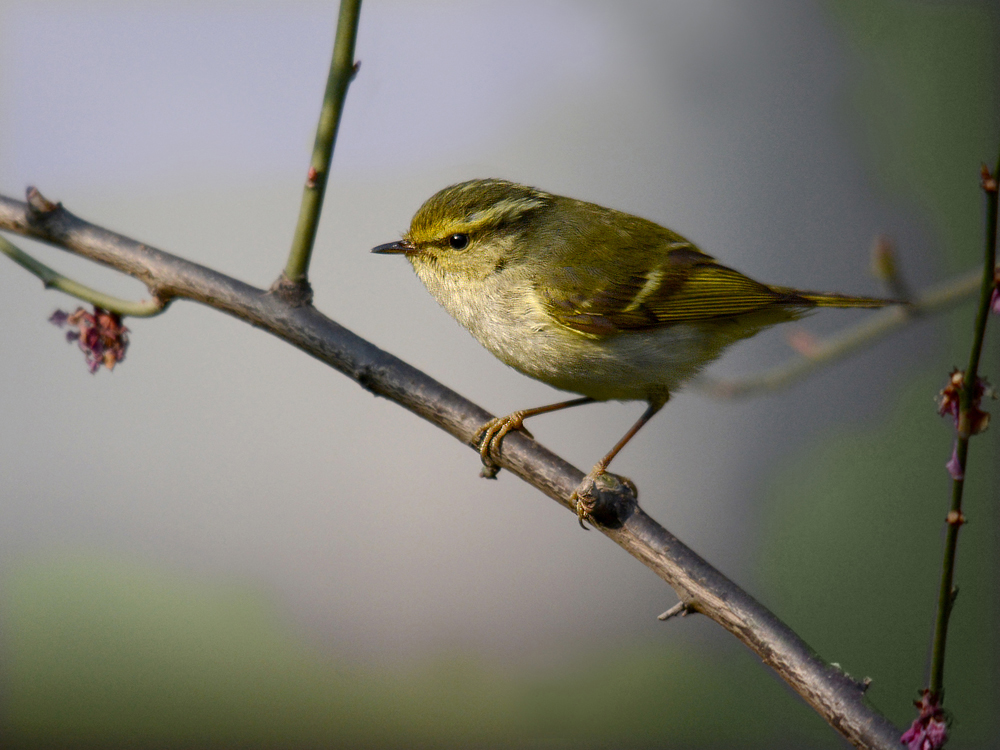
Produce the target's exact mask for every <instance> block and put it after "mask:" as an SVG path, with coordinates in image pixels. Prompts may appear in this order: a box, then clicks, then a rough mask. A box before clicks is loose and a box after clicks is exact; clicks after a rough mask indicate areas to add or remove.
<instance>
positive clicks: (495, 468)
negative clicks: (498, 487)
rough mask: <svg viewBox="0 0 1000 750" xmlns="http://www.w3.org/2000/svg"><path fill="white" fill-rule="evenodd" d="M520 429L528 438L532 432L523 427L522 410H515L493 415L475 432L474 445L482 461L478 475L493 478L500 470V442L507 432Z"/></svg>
mask: <svg viewBox="0 0 1000 750" xmlns="http://www.w3.org/2000/svg"><path fill="white" fill-rule="evenodd" d="M513 430H521V432H523V433H524V434H525V435H527V436H528V437H529V438H530V437H532V434H531V433H530V432H528V431H527V430H526V429H525V428H524V412H520V411H516V412H514V413H513V414H508V415H507V416H506V417H494V418H493V419H491V420H490V421H489V422H487V423H486V424H484V425H483V426H482V427H480V428H479V430H478V431H477V432H476V443H475V444H476V445H477V446H478V447H479V456H480V458H481V459H482V461H483V470H482V471H481V472H480V476H482V477H485V478H487V479H495V478H496V475H497V472H499V471H500V444H501V443H502V442H503V439H504V438H505V437H507V433H508V432H511V431H513Z"/></svg>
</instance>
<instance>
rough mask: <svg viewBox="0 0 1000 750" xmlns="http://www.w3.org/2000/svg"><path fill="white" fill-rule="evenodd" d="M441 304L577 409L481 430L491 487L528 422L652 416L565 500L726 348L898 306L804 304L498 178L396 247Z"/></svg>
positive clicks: (418, 225)
mask: <svg viewBox="0 0 1000 750" xmlns="http://www.w3.org/2000/svg"><path fill="white" fill-rule="evenodd" d="M372 252H374V253H390V254H401V255H404V256H406V258H407V259H408V260H409V261H410V263H411V264H412V265H413V269H414V271H416V274H417V276H418V277H419V278H420V280H421V281H422V282H423V283H424V285H425V286H426V287H427V289H428V291H430V293H431V294H432V295H433V296H434V298H435V299H436V300H437V301H438V302H439V303H440V304H441V305H442V306H443V307H444V308H445V310H447V311H448V312H449V313H450V314H451V315H452V316H453V317H454V318H455V319H456V320H457V321H458V322H459V323H461V324H462V325H463V326H465V327H466V328H467V329H469V331H470V332H471V333H472V335H473V336H475V337H476V339H478V341H479V343H481V344H482V345H483V346H485V347H486V348H487V349H488V350H489V351H490V352H492V353H493V354H494V355H495V356H496V357H497V358H499V359H500V360H501V361H502V362H504V363H506V364H508V365H510V366H511V367H513V368H514V369H516V370H519V371H520V372H522V373H524V374H525V375H528V376H530V377H532V378H536V379H537V380H541V381H542V382H545V383H548V384H549V385H551V386H554V387H555V388H558V389H560V390H564V391H570V392H572V393H578V394H580V398H574V399H571V400H569V401H562V402H560V403H557V404H550V405H548V406H541V407H537V408H534V409H524V410H521V411H516V412H514V413H512V414H509V415H507V416H506V417H501V418H497V419H493V420H490V421H489V422H487V423H486V424H484V425H483V426H482V427H481V428H480V430H479V433H478V435H479V450H480V455H481V457H482V461H483V464H484V466H485V467H486V469H485V471H486V473H487V475H488V476H492V475H495V474H496V472H497V470H498V466H497V465H496V459H497V457H498V456H499V455H500V449H501V443H502V441H503V439H504V437H505V436H506V435H507V434H508V433H509V432H510V431H511V430H516V429H522V423H523V421H524V420H525V419H527V418H528V417H533V416H536V415H538V414H544V413H547V412H552V411H557V410H559V409H565V408H568V407H571V406H578V405H580V404H586V403H591V402H594V401H608V400H611V399H615V400H619V401H645V402H646V403H647V408H646V410H645V412H644V413H643V414H642V416H641V417H640V418H639V420H638V421H637V422H636V423H635V425H633V426H632V428H631V429H630V430H629V431H628V432H627V433H626V434H625V435H624V437H622V439H621V440H619V441H618V442H617V443H616V444H615V446H614V447H613V448H612V449H611V450H610V451H608V453H607V455H605V456H604V458H602V459H601V460H600V461H598V462H597V464H595V465H594V468H593V469H592V470H591V471H590V473H589V474H588V475H587V477H586V478H585V479H584V481H583V482H582V483H581V484H580V486H579V487H578V488H577V491H576V492H574V493H573V496H572V497H571V498H570V501H571V502H574V501H575V503H576V505H575V507H576V510H577V515H578V517H579V520H580V523H581V525H583V521H584V520H592V519H590V512H591V511H592V510H593V509H594V501H590V500H587V499H585V498H586V496H587V492H586V490H587V489H588V488H589V487H591V486H592V485H593V482H594V481H595V480H596V479H597V477H599V476H600V475H601V474H603V473H604V472H605V470H606V469H607V467H608V465H609V464H610V463H611V460H612V459H613V458H614V457H615V456H616V455H617V454H618V452H619V451H620V450H621V449H622V448H623V447H624V446H625V444H626V443H628V441H629V440H631V439H632V438H633V437H634V436H635V434H636V433H637V432H638V431H639V430H640V429H641V428H642V426H643V425H645V424H646V422H648V421H649V420H650V419H651V418H652V417H653V415H655V414H656V413H657V412H658V411H659V410H660V409H661V408H662V407H663V405H664V404H665V403H666V402H667V399H668V398H670V394H671V392H673V391H674V390H676V389H677V388H678V387H679V386H681V385H682V384H683V383H684V382H685V381H687V380H689V379H690V378H692V377H693V376H694V375H696V374H697V373H698V372H699V371H700V370H701V369H702V368H703V367H705V365H707V364H708V363H709V362H712V361H713V360H714V359H716V358H717V357H718V356H719V355H720V354H721V353H722V351H723V350H724V349H725V348H726V347H727V346H729V345H730V344H733V343H735V342H736V341H739V340H740V339H744V338H747V337H749V336H753V335H754V334H755V333H757V332H758V331H761V330H762V329H764V328H767V327H768V326H771V325H774V324H776V323H783V322H787V321H791V320H796V319H797V318H800V317H801V316H802V315H803V314H805V313H806V312H808V311H809V310H810V309H811V308H815V307H865V308H872V307H882V306H883V305H887V304H892V303H893V302H894V301H893V300H883V299H875V298H870V297H851V296H845V295H841V294H832V293H825V292H806V291H800V290H797V289H791V288H789V287H782V286H771V285H768V284H762V283H760V282H758V281H754V280H753V279H751V278H749V277H747V276H744V275H743V274H741V273H740V272H739V271H734V270H733V269H731V268H728V267H726V266H724V265H722V264H720V263H718V262H717V261H716V260H715V259H714V258H712V257H711V256H709V255H706V254H705V253H703V252H702V251H701V250H699V249H698V248H697V247H696V246H695V245H694V244H693V243H691V242H689V241H688V240H686V239H685V238H684V237H682V236H680V235H679V234H676V233H675V232H672V231H671V230H669V229H667V228H665V227H662V226H660V225H659V224H656V223H654V222H652V221H648V220H646V219H641V218H639V217H637V216H632V215H630V214H627V213H623V212H621V211H616V210H614V209H610V208H604V207H603V206H599V205H596V204H594V203H587V202H585V201H581V200H575V199H573V198H566V197H563V196H559V195H552V194H550V193H546V192H543V191H541V190H537V189H535V188H532V187H528V186H526V185H519V184H517V183H514V182H508V181H506V180H499V179H479V180H470V181H468V182H462V183H460V184H457V185H452V186H450V187H446V188H445V189H443V190H441V191H440V192H438V193H437V194H435V195H434V196H432V197H431V198H430V199H429V200H427V201H426V202H425V203H424V204H423V205H422V206H421V207H420V209H419V210H418V211H417V213H416V214H415V215H414V217H413V220H412V222H411V223H410V229H409V231H407V232H406V234H405V235H404V236H403V238H402V239H401V240H399V241H397V242H390V243H388V244H385V245H379V246H378V247H376V248H374V249H373V250H372Z"/></svg>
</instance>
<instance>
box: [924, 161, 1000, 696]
mask: <svg viewBox="0 0 1000 750" xmlns="http://www.w3.org/2000/svg"><path fill="white" fill-rule="evenodd" d="M998 179H1000V159H998V161H997V167H996V171H994V172H993V174H992V175H991V174H989V171H988V169H987V168H986V167H985V166H984V167H983V190H984V192H985V193H986V251H985V258H984V260H983V272H982V284H981V286H980V293H979V310H978V311H977V313H976V324H975V328H974V330H973V337H972V351H971V353H970V354H969V366H968V367H967V368H966V369H965V375H964V377H963V378H962V387H961V390H960V391H959V407H958V408H959V411H958V425H957V427H958V436H957V441H958V442H957V444H956V446H955V458H956V460H957V462H958V470H957V471H956V472H955V479H954V481H953V483H952V492H951V507H950V509H949V511H948V516H947V518H946V521H945V522H946V524H947V525H946V531H945V540H944V560H943V562H942V565H941V589H940V591H939V592H938V605H937V616H936V618H935V621H934V641H933V645H932V646H931V680H930V685H929V686H928V687H929V688H930V691H931V694H932V695H934V696H937V697H938V698H940V697H941V696H942V694H943V692H944V655H945V646H946V644H947V640H948V620H949V618H950V616H951V609H952V605H953V604H954V602H955V595H956V593H957V591H956V590H955V588H954V577H955V556H956V553H957V551H958V530H959V529H960V528H961V527H962V524H963V523H964V522H965V517H964V516H963V515H962V491H963V489H964V487H965V470H966V461H967V460H968V456H969V438H970V437H971V436H972V434H973V433H974V432H975V429H976V428H975V426H974V425H973V421H974V420H972V419H971V414H972V412H973V410H974V409H978V407H977V405H976V399H977V392H978V391H979V388H978V383H979V358H980V355H981V354H982V351H983V339H984V338H985V334H986V320H987V317H988V316H989V314H990V301H991V297H992V295H993V289H994V287H995V286H996V256H997V180H998Z"/></svg>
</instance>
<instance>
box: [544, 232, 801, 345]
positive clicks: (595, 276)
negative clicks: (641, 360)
mask: <svg viewBox="0 0 1000 750" xmlns="http://www.w3.org/2000/svg"><path fill="white" fill-rule="evenodd" d="M678 239H679V238H678ZM641 255H642V256H643V258H644V260H645V262H644V263H643V265H642V267H641V268H640V267H639V266H638V265H637V264H636V263H635V262H633V261H630V259H629V257H628V254H623V256H622V257H619V258H615V259H608V260H606V261H602V263H603V264H604V265H603V267H598V266H590V267H587V268H580V267H579V266H562V267H557V268H556V269H554V274H555V277H554V278H552V279H548V280H547V281H546V283H545V284H540V285H539V286H538V287H537V288H536V290H535V291H536V294H537V295H538V297H539V299H541V300H542V302H543V304H544V306H545V308H546V311H547V312H548V314H549V315H551V316H552V317H553V318H554V319H555V320H556V321H558V322H559V323H560V324H562V325H564V326H567V327H568V328H572V329H575V330H577V331H580V332H581V333H586V334H590V335H597V336H600V335H609V334H612V333H616V332H619V331H641V330H651V329H656V328H662V327H665V326H670V325H673V324H676V323H690V322H697V321H704V320H711V319H715V318H725V317H731V316H735V315H741V314H744V313H750V312H754V311H756V310H761V309H763V308H767V307H770V306H772V305H776V304H778V305H794V306H803V307H810V306H812V303H810V301H809V300H807V299H805V298H803V297H800V296H799V295H798V294H796V293H795V292H794V291H792V290H789V289H772V288H771V287H769V286H767V285H765V284H761V283H760V282H757V281H754V280H753V279H751V278H749V277H747V276H744V275H743V274H741V273H740V272H739V271H734V270H733V269H731V268H728V267H726V266H723V265H721V264H719V263H717V262H716V261H715V260H714V259H713V258H712V257H710V256H708V255H705V254H704V253H702V252H701V251H700V250H698V249H697V248H696V247H694V246H693V245H691V244H690V243H688V242H686V241H673V242H669V243H664V245H663V250H662V251H660V252H658V253H656V254H655V255H654V259H655V262H654V263H653V264H652V265H650V264H649V262H648V261H649V253H648V252H646V253H642V254H641Z"/></svg>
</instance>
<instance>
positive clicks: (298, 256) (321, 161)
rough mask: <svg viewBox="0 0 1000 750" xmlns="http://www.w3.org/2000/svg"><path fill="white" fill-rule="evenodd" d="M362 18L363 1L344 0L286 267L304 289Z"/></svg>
mask: <svg viewBox="0 0 1000 750" xmlns="http://www.w3.org/2000/svg"><path fill="white" fill-rule="evenodd" d="M360 15H361V0H341V3H340V17H339V19H338V21H337V37H336V41H335V42H334V45H333V58H332V60H331V61H330V73H329V75H328V76H327V79H326V92H325V93H324V95H323V109H322V111H321V112H320V116H319V125H318V126H317V128H316V141H315V143H314V145H313V153H312V160H311V161H310V163H309V173H308V176H307V178H306V184H305V188H304V189H303V192H302V206H301V208H300V209H299V221H298V224H297V225H296V227H295V235H294V237H293V238H292V248H291V251H290V252H289V254H288V263H287V264H286V265H285V272H284V276H285V279H286V280H287V281H290V282H291V283H293V284H303V285H304V284H305V283H306V276H307V274H308V272H309V259H310V257H311V256H312V248H313V243H314V242H315V241H316V230H317V228H318V226H319V216H320V211H321V210H322V208H323V195H324V193H325V192H326V181H327V177H328V176H329V173H330V160H331V159H332V158H333V145H334V142H335V141H336V139H337V128H338V127H339V126H340V114H341V112H342V111H343V108H344V98H345V97H346V96H347V87H348V86H349V85H350V83H351V79H352V78H353V77H354V74H355V72H356V67H355V64H354V43H355V39H356V38H357V34H358V19H359V17H360Z"/></svg>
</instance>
